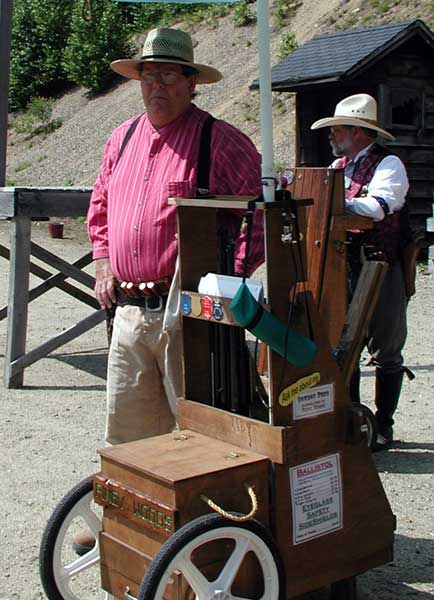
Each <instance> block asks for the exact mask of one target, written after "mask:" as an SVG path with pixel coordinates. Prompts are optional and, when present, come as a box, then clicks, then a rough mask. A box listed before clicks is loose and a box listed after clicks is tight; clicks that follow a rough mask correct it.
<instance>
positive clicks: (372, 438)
mask: <svg viewBox="0 0 434 600" xmlns="http://www.w3.org/2000/svg"><path fill="white" fill-rule="evenodd" d="M357 407H358V408H359V409H360V410H361V411H362V413H363V416H364V417H365V420H366V426H367V428H368V432H367V439H366V441H367V444H368V448H369V449H370V450H374V448H375V446H376V444H377V434H378V424H377V419H376V418H375V415H374V413H373V412H372V410H371V409H370V408H368V407H367V406H366V405H365V404H358V405H357Z"/></svg>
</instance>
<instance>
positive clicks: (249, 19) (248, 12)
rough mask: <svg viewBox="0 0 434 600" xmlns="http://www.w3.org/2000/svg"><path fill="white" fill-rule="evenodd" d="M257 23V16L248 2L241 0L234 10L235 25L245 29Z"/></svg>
mask: <svg viewBox="0 0 434 600" xmlns="http://www.w3.org/2000/svg"><path fill="white" fill-rule="evenodd" d="M255 22H256V16H255V15H254V14H253V12H252V8H251V5H250V4H249V2H248V0H241V2H239V3H238V4H236V5H235V8H234V25H236V27H243V26H245V25H250V24H251V23H255Z"/></svg>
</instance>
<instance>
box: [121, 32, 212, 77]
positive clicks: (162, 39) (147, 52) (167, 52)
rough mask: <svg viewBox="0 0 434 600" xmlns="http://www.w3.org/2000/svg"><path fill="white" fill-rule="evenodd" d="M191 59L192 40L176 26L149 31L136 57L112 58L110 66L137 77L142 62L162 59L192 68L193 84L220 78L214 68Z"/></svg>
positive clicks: (122, 73)
mask: <svg viewBox="0 0 434 600" xmlns="http://www.w3.org/2000/svg"><path fill="white" fill-rule="evenodd" d="M193 61H194V58H193V42H192V40H191V37H190V35H189V34H188V33H186V32H185V31H181V30H180V29H169V28H160V29H151V31H149V33H148V35H147V37H146V40H145V43H144V45H143V50H142V56H141V57H140V58H138V59H133V58H132V59H123V60H115V61H113V62H112V63H111V64H110V67H111V68H112V69H113V71H116V73H119V74H120V75H124V77H129V78H130V79H140V71H141V64H142V63H144V62H164V63H173V64H175V65H184V66H188V67H192V68H193V69H196V71H197V72H198V75H197V83H214V82H216V81H220V79H222V78H223V75H222V74H221V73H220V71H217V69H214V68H213V67H208V66H207V65H201V64H199V63H195V62H193Z"/></svg>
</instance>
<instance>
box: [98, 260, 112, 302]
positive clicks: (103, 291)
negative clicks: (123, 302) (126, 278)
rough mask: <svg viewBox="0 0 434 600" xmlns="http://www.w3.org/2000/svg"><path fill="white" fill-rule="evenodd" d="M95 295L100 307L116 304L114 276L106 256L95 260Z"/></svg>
mask: <svg viewBox="0 0 434 600" xmlns="http://www.w3.org/2000/svg"><path fill="white" fill-rule="evenodd" d="M95 279H96V282H95V296H96V299H97V300H98V302H99V304H100V306H101V308H106V309H107V308H111V307H112V306H113V304H116V291H115V278H114V276H113V273H112V270H111V268H110V260H109V259H108V258H97V259H96V260H95Z"/></svg>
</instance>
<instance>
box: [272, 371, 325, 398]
mask: <svg viewBox="0 0 434 600" xmlns="http://www.w3.org/2000/svg"><path fill="white" fill-rule="evenodd" d="M320 379H321V375H320V373H311V374H310V375H307V376H306V377H302V378H301V379H299V380H298V381H296V382H295V383H291V385H289V386H288V387H287V388H285V389H284V390H282V391H281V392H280V394H279V404H280V406H289V405H290V404H291V402H294V400H295V399H296V398H297V396H299V395H300V394H301V393H302V392H305V391H306V390H308V389H310V388H312V387H314V386H315V385H317V384H318V383H319V381H320Z"/></svg>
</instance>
